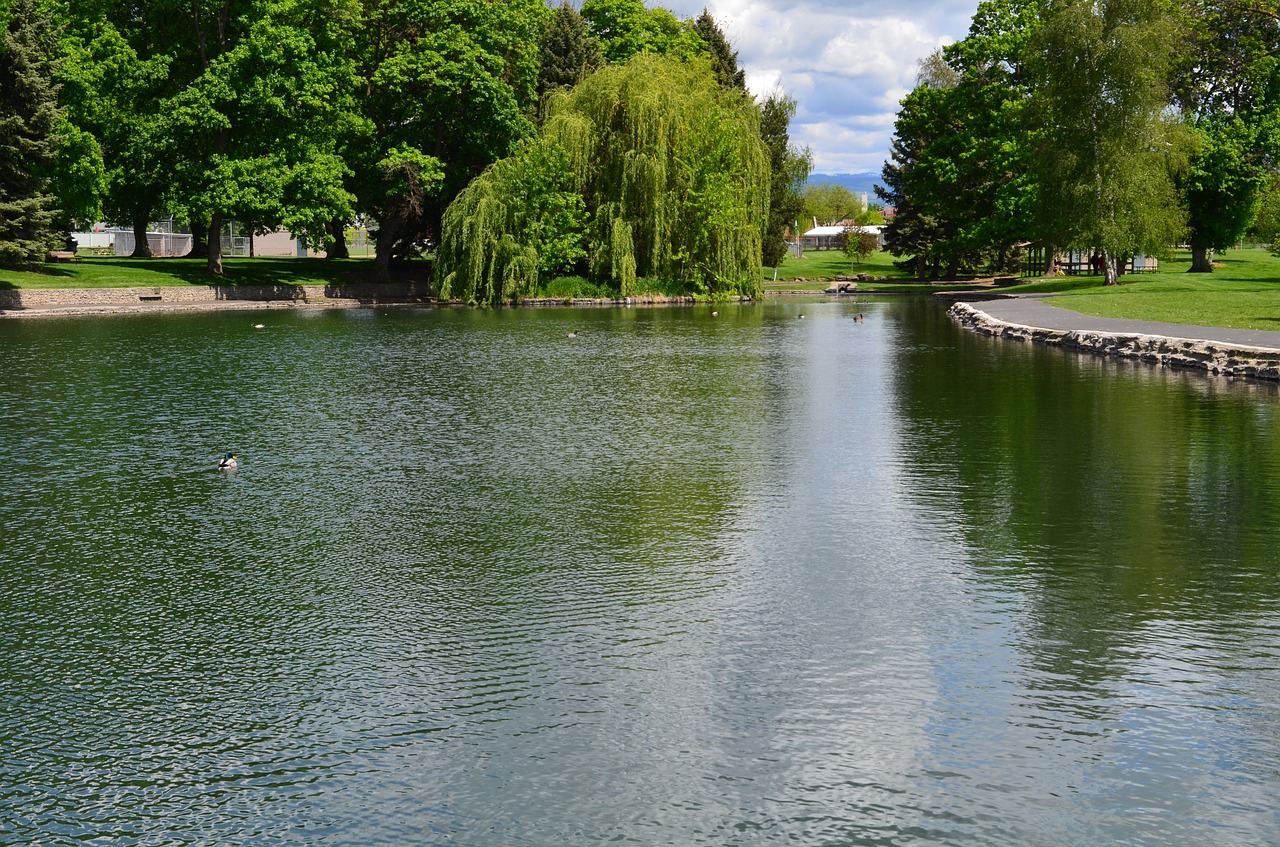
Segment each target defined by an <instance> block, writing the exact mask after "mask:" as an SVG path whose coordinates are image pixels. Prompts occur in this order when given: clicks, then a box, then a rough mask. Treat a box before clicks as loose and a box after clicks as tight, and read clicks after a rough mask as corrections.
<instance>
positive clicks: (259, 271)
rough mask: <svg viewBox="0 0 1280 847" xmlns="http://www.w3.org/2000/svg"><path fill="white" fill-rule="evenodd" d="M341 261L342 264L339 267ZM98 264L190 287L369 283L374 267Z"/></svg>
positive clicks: (248, 262)
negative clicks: (218, 268) (214, 269)
mask: <svg viewBox="0 0 1280 847" xmlns="http://www.w3.org/2000/svg"><path fill="white" fill-rule="evenodd" d="M339 262H341V264H339ZM94 264H96V265H99V266H100V267H103V268H110V269H112V270H118V271H121V272H126V273H127V272H130V271H133V272H138V273H141V274H151V273H162V274H165V275H167V276H170V277H172V278H174V279H177V280H180V281H182V282H183V283H185V284H187V285H254V286H269V287H281V286H297V285H314V284H316V283H318V282H319V283H323V282H330V281H340V282H365V281H366V280H367V278H368V272H369V271H370V270H371V269H372V264H371V263H368V262H360V261H359V260H330V259H269V258H252V259H224V260H223V262H222V270H223V272H222V275H221V276H215V275H214V274H211V273H209V271H208V263H207V262H206V261H205V260H203V259H103V260H99V261H95V262H94Z"/></svg>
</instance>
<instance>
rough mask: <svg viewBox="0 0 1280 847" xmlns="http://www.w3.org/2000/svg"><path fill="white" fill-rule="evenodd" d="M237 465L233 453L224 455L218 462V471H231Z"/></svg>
mask: <svg viewBox="0 0 1280 847" xmlns="http://www.w3.org/2000/svg"><path fill="white" fill-rule="evenodd" d="M238 465H239V462H237V461H236V454H235V453H224V454H223V456H222V458H221V459H219V460H218V470H220V471H233V470H235V469H236V467H237V466H238Z"/></svg>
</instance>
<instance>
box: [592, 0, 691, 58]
mask: <svg viewBox="0 0 1280 847" xmlns="http://www.w3.org/2000/svg"><path fill="white" fill-rule="evenodd" d="M582 17H583V18H585V19H586V21H587V27H588V28H589V29H590V30H591V34H592V35H593V36H595V38H597V39H598V40H599V42H600V45H601V48H602V49H603V50H604V56H605V59H606V60H608V61H609V62H610V63H613V64H619V63H622V62H626V61H627V60H628V59H630V58H631V57H632V56H634V55H636V54H637V53H656V54H657V55H659V56H672V57H674V58H678V59H690V58H692V57H694V56H697V55H699V54H702V53H705V52H706V49H707V47H706V43H705V42H704V41H703V40H702V37H701V36H699V35H698V34H697V33H696V32H694V29H693V26H692V24H688V23H684V22H682V21H681V20H680V19H679V18H677V17H676V16H675V15H673V14H672V13H671V12H670V11H669V10H668V9H664V8H662V7H660V6H659V7H656V8H653V9H648V8H645V5H644V0H584V2H583V4H582Z"/></svg>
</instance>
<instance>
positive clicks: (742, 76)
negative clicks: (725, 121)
mask: <svg viewBox="0 0 1280 847" xmlns="http://www.w3.org/2000/svg"><path fill="white" fill-rule="evenodd" d="M693 31H694V32H696V33H697V34H698V35H699V36H700V37H701V38H702V40H703V41H705V42H706V43H707V51H708V52H709V53H710V54H711V70H712V71H713V72H714V73H715V75H716V80H717V81H718V82H719V83H720V84H721V85H722V86H724V87H725V88H731V89H737V90H738V91H746V90H747V74H746V72H745V71H743V70H741V69H740V68H739V67H738V51H737V50H734V49H733V46H732V45H730V44H729V39H728V38H725V35H724V32H723V31H722V30H721V29H720V26H719V24H717V23H716V19H715V18H713V17H711V13H710V12H709V11H707V10H706V9H705V8H704V9H703V10H702V14H700V15H698V17H697V18H696V19H695V20H694V22H693Z"/></svg>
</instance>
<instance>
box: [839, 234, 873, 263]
mask: <svg viewBox="0 0 1280 847" xmlns="http://www.w3.org/2000/svg"><path fill="white" fill-rule="evenodd" d="M842 235H843V236H844V237H843V239H842V241H843V242H844V244H843V252H844V254H845V256H847V257H848V258H850V259H852V260H853V261H855V262H861V261H863V260H864V259H866V258H867V257H868V256H870V255H871V254H872V253H874V252H875V251H876V247H877V246H878V245H877V242H876V236H875V233H871V232H867V231H866V230H864V229H861V228H860V227H854V228H852V229H849V230H846V231H845V232H844V233H842Z"/></svg>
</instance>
